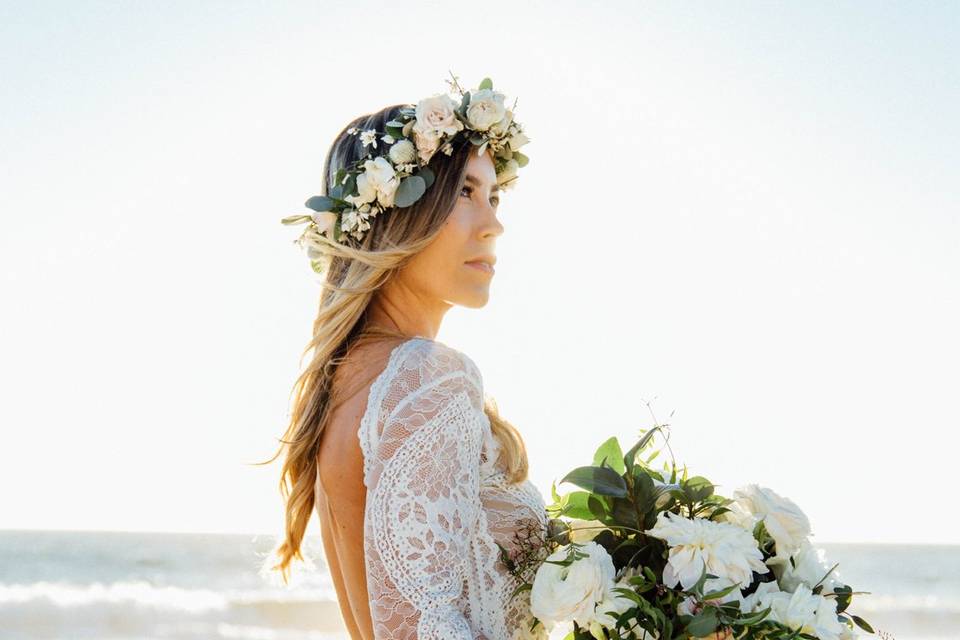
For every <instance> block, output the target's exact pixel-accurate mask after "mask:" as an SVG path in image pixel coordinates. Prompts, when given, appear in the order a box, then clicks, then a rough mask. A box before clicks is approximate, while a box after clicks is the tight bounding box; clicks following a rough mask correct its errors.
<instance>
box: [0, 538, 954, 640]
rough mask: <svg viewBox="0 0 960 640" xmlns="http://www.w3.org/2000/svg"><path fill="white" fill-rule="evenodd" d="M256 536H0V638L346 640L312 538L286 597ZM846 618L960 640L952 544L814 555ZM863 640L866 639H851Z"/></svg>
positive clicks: (846, 548)
mask: <svg viewBox="0 0 960 640" xmlns="http://www.w3.org/2000/svg"><path fill="white" fill-rule="evenodd" d="M274 542H275V540H274V539H273V538H272V537H270V536H264V535H219V534H216V535H214V534H170V533H124V532H93V531H84V532H69V531H23V530H9V531H0V639H2V640H18V639H26V638H30V639H31V640H34V639H36V640H41V639H58V640H82V639H97V640H121V639H123V640H127V639H130V640H132V639H144V640H148V639H149V640H154V639H157V640H158V639H161V638H163V639H183V640H215V639H220V638H224V639H238V640H348V636H347V634H346V633H345V632H344V631H343V625H342V619H341V617H340V612H339V608H338V607H337V604H336V594H335V591H334V589H333V585H332V582H331V580H330V577H329V574H328V573H327V572H326V571H325V569H324V566H325V565H324V563H323V554H322V547H321V545H320V540H319V539H318V538H317V536H315V535H314V536H308V539H307V542H306V544H305V545H304V550H305V554H306V555H307V557H308V559H311V560H312V567H311V568H309V569H308V570H303V571H300V572H298V573H297V575H296V580H295V582H294V584H293V585H292V586H289V587H286V586H283V585H282V583H277V581H276V580H268V579H266V578H264V577H263V576H262V575H261V574H260V572H259V569H260V567H261V564H262V561H263V559H264V557H265V556H266V554H267V552H268V551H269V550H270V548H271V547H272V545H273V544H274ZM819 546H822V547H823V548H824V550H825V551H826V553H827V558H828V559H829V560H830V561H831V562H839V563H840V567H839V571H840V576H841V577H842V578H843V579H844V581H845V582H847V583H848V584H850V585H852V586H853V587H854V588H855V589H856V590H860V591H870V592H871V594H870V595H858V596H855V597H854V602H853V605H852V606H851V611H853V612H854V613H857V614H859V615H861V616H862V617H864V618H866V619H867V620H868V621H869V622H870V623H872V624H873V625H874V628H876V629H878V630H884V631H886V632H888V633H890V634H891V635H892V636H893V637H894V638H896V640H933V639H937V640H945V639H948V638H949V639H958V638H960V545H958V546H925V545H868V544H820V545H819ZM863 637H865V638H877V636H875V635H874V636H871V635H869V634H863Z"/></svg>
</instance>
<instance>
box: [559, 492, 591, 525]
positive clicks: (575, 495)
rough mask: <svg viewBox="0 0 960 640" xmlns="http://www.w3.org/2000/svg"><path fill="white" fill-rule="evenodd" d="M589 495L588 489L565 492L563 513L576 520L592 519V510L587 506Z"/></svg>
mask: <svg viewBox="0 0 960 640" xmlns="http://www.w3.org/2000/svg"><path fill="white" fill-rule="evenodd" d="M591 495H592V494H591V493H590V492H589V491H572V492H571V493H569V494H567V504H566V507H565V508H564V510H563V515H565V516H567V517H570V518H576V519H577V520H593V512H591V511H590V507H589V506H588V505H589V500H590V497H591Z"/></svg>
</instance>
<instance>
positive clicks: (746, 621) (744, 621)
mask: <svg viewBox="0 0 960 640" xmlns="http://www.w3.org/2000/svg"><path fill="white" fill-rule="evenodd" d="M770 610H771V607H767V608H766V609H763V610H761V611H757V612H755V613H752V614H750V615H749V616H744V617H742V618H737V619H736V620H735V621H734V622H735V624H737V625H741V626H749V625H752V624H755V623H757V622H760V621H761V620H763V619H764V618H765V617H767V614H768V613H770Z"/></svg>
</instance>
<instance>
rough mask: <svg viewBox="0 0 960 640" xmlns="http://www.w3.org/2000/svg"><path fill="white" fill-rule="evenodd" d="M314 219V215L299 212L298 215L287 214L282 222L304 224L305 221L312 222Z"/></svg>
mask: <svg viewBox="0 0 960 640" xmlns="http://www.w3.org/2000/svg"><path fill="white" fill-rule="evenodd" d="M311 220H313V217H312V216H308V215H306V214H303V213H298V214H296V215H292V216H287V217H286V218H284V219H283V220H281V221H280V223H281V224H303V223H304V222H310V221H311Z"/></svg>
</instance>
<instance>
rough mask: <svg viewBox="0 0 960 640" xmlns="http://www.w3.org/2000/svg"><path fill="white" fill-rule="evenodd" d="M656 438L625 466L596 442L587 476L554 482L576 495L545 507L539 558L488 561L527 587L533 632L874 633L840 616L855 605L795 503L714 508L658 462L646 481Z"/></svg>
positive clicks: (835, 637)
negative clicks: (504, 567)
mask: <svg viewBox="0 0 960 640" xmlns="http://www.w3.org/2000/svg"><path fill="white" fill-rule="evenodd" d="M658 433H659V434H660V436H661V437H663V438H664V444H665V445H668V442H669V438H668V434H667V431H666V430H665V429H664V425H658V426H655V427H654V428H652V429H650V430H648V431H644V432H642V437H641V439H640V440H639V442H637V443H636V444H635V445H634V446H633V447H631V448H630V450H629V451H627V453H626V454H624V453H623V452H622V450H621V448H620V444H619V442H618V441H617V439H616V438H610V439H608V440H607V441H606V442H604V443H603V444H602V445H601V446H600V447H599V448H598V449H597V451H596V453H595V454H594V459H593V464H592V465H590V466H585V467H578V468H576V469H574V470H573V471H571V472H570V473H568V474H567V475H566V476H565V477H564V478H563V479H562V480H561V483H563V482H568V483H571V484H573V485H577V486H578V487H580V488H581V489H582V490H580V491H573V492H571V493H568V494H566V495H559V494H558V493H557V489H556V484H554V486H553V487H552V494H553V500H554V502H553V504H551V505H550V506H548V507H547V513H548V516H549V517H550V521H549V527H548V531H547V533H546V538H545V540H540V541H539V542H540V543H541V546H540V553H539V554H530V553H528V552H527V553H522V554H519V556H521V557H523V558H524V559H525V560H526V561H527V566H525V567H519V566H517V565H518V564H519V563H518V562H517V557H518V554H514V555H512V556H511V555H509V554H507V553H506V552H505V550H503V549H502V550H503V551H504V552H503V553H502V560H503V561H504V563H505V564H506V565H507V567H508V568H509V569H510V570H511V571H513V572H514V573H515V575H517V576H518V577H519V576H526V577H527V578H529V576H531V575H532V576H533V579H532V582H530V581H526V582H524V581H523V580H522V579H521V584H520V586H519V587H518V588H517V590H516V591H515V592H514V594H515V595H516V594H517V593H520V592H522V591H524V590H527V589H529V590H530V591H531V593H530V608H531V612H532V613H533V615H534V616H535V620H534V624H533V628H536V626H537V625H538V624H543V625H544V627H545V628H546V629H548V630H554V629H555V627H556V625H558V624H560V625H563V626H565V627H569V628H571V629H572V630H571V631H570V632H569V633H568V634H567V635H566V637H565V639H564V640H590V639H591V638H592V639H596V640H607V639H612V638H640V639H645V638H649V639H652V640H661V639H662V640H680V639H691V638H715V639H716V640H723V639H726V638H736V639H738V640H739V639H754V638H764V639H771V640H794V639H797V638H803V639H805V640H849V639H852V638H857V637H858V635H857V633H856V632H855V628H856V627H859V628H860V629H862V630H864V631H866V632H869V633H874V631H873V629H872V628H871V626H870V625H869V624H868V623H867V622H866V621H865V620H863V619H862V618H860V617H859V616H856V615H854V614H852V613H850V612H849V611H848V608H849V606H850V603H851V601H852V599H853V596H854V594H855V593H863V592H854V591H853V590H852V588H851V587H850V586H849V585H847V584H844V583H843V581H842V580H841V579H840V576H839V574H838V573H837V571H836V569H837V565H833V566H829V564H828V563H827V561H826V558H825V556H824V552H823V550H822V549H820V548H817V547H815V546H814V545H813V544H812V543H811V542H810V536H811V530H810V523H809V521H808V519H807V517H806V515H805V514H804V513H803V511H801V510H800V508H799V507H798V506H797V505H796V504H794V503H793V502H792V501H791V500H789V499H788V498H785V497H782V496H780V495H778V494H777V493H776V492H774V491H773V490H771V489H768V488H765V487H761V486H758V485H755V484H751V485H747V486H745V487H742V488H740V489H737V490H736V491H735V492H734V493H733V496H732V497H730V498H727V497H723V496H720V495H718V494H717V493H715V492H714V487H715V485H713V484H712V483H711V482H710V481H709V480H707V479H706V478H704V477H702V476H692V477H691V476H688V473H687V469H686V466H684V467H683V469H682V471H681V470H678V469H677V465H676V462H675V461H673V460H672V452H671V462H670V463H669V464H668V465H666V467H665V468H663V469H655V468H653V467H652V466H650V463H651V462H652V461H653V460H654V459H655V458H656V457H657V455H658V454H659V453H660V452H661V449H657V450H654V451H652V453H650V454H649V455H646V454H645V453H644V452H645V451H646V450H647V449H648V448H650V447H651V446H652V445H653V439H654V436H655V435H657V434H658ZM667 449H668V450H669V446H667ZM642 455H645V458H644V459H641V456H642ZM544 543H545V544H544ZM531 558H532V560H531ZM881 635H882V636H883V637H890V636H889V634H886V633H883V632H881Z"/></svg>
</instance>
